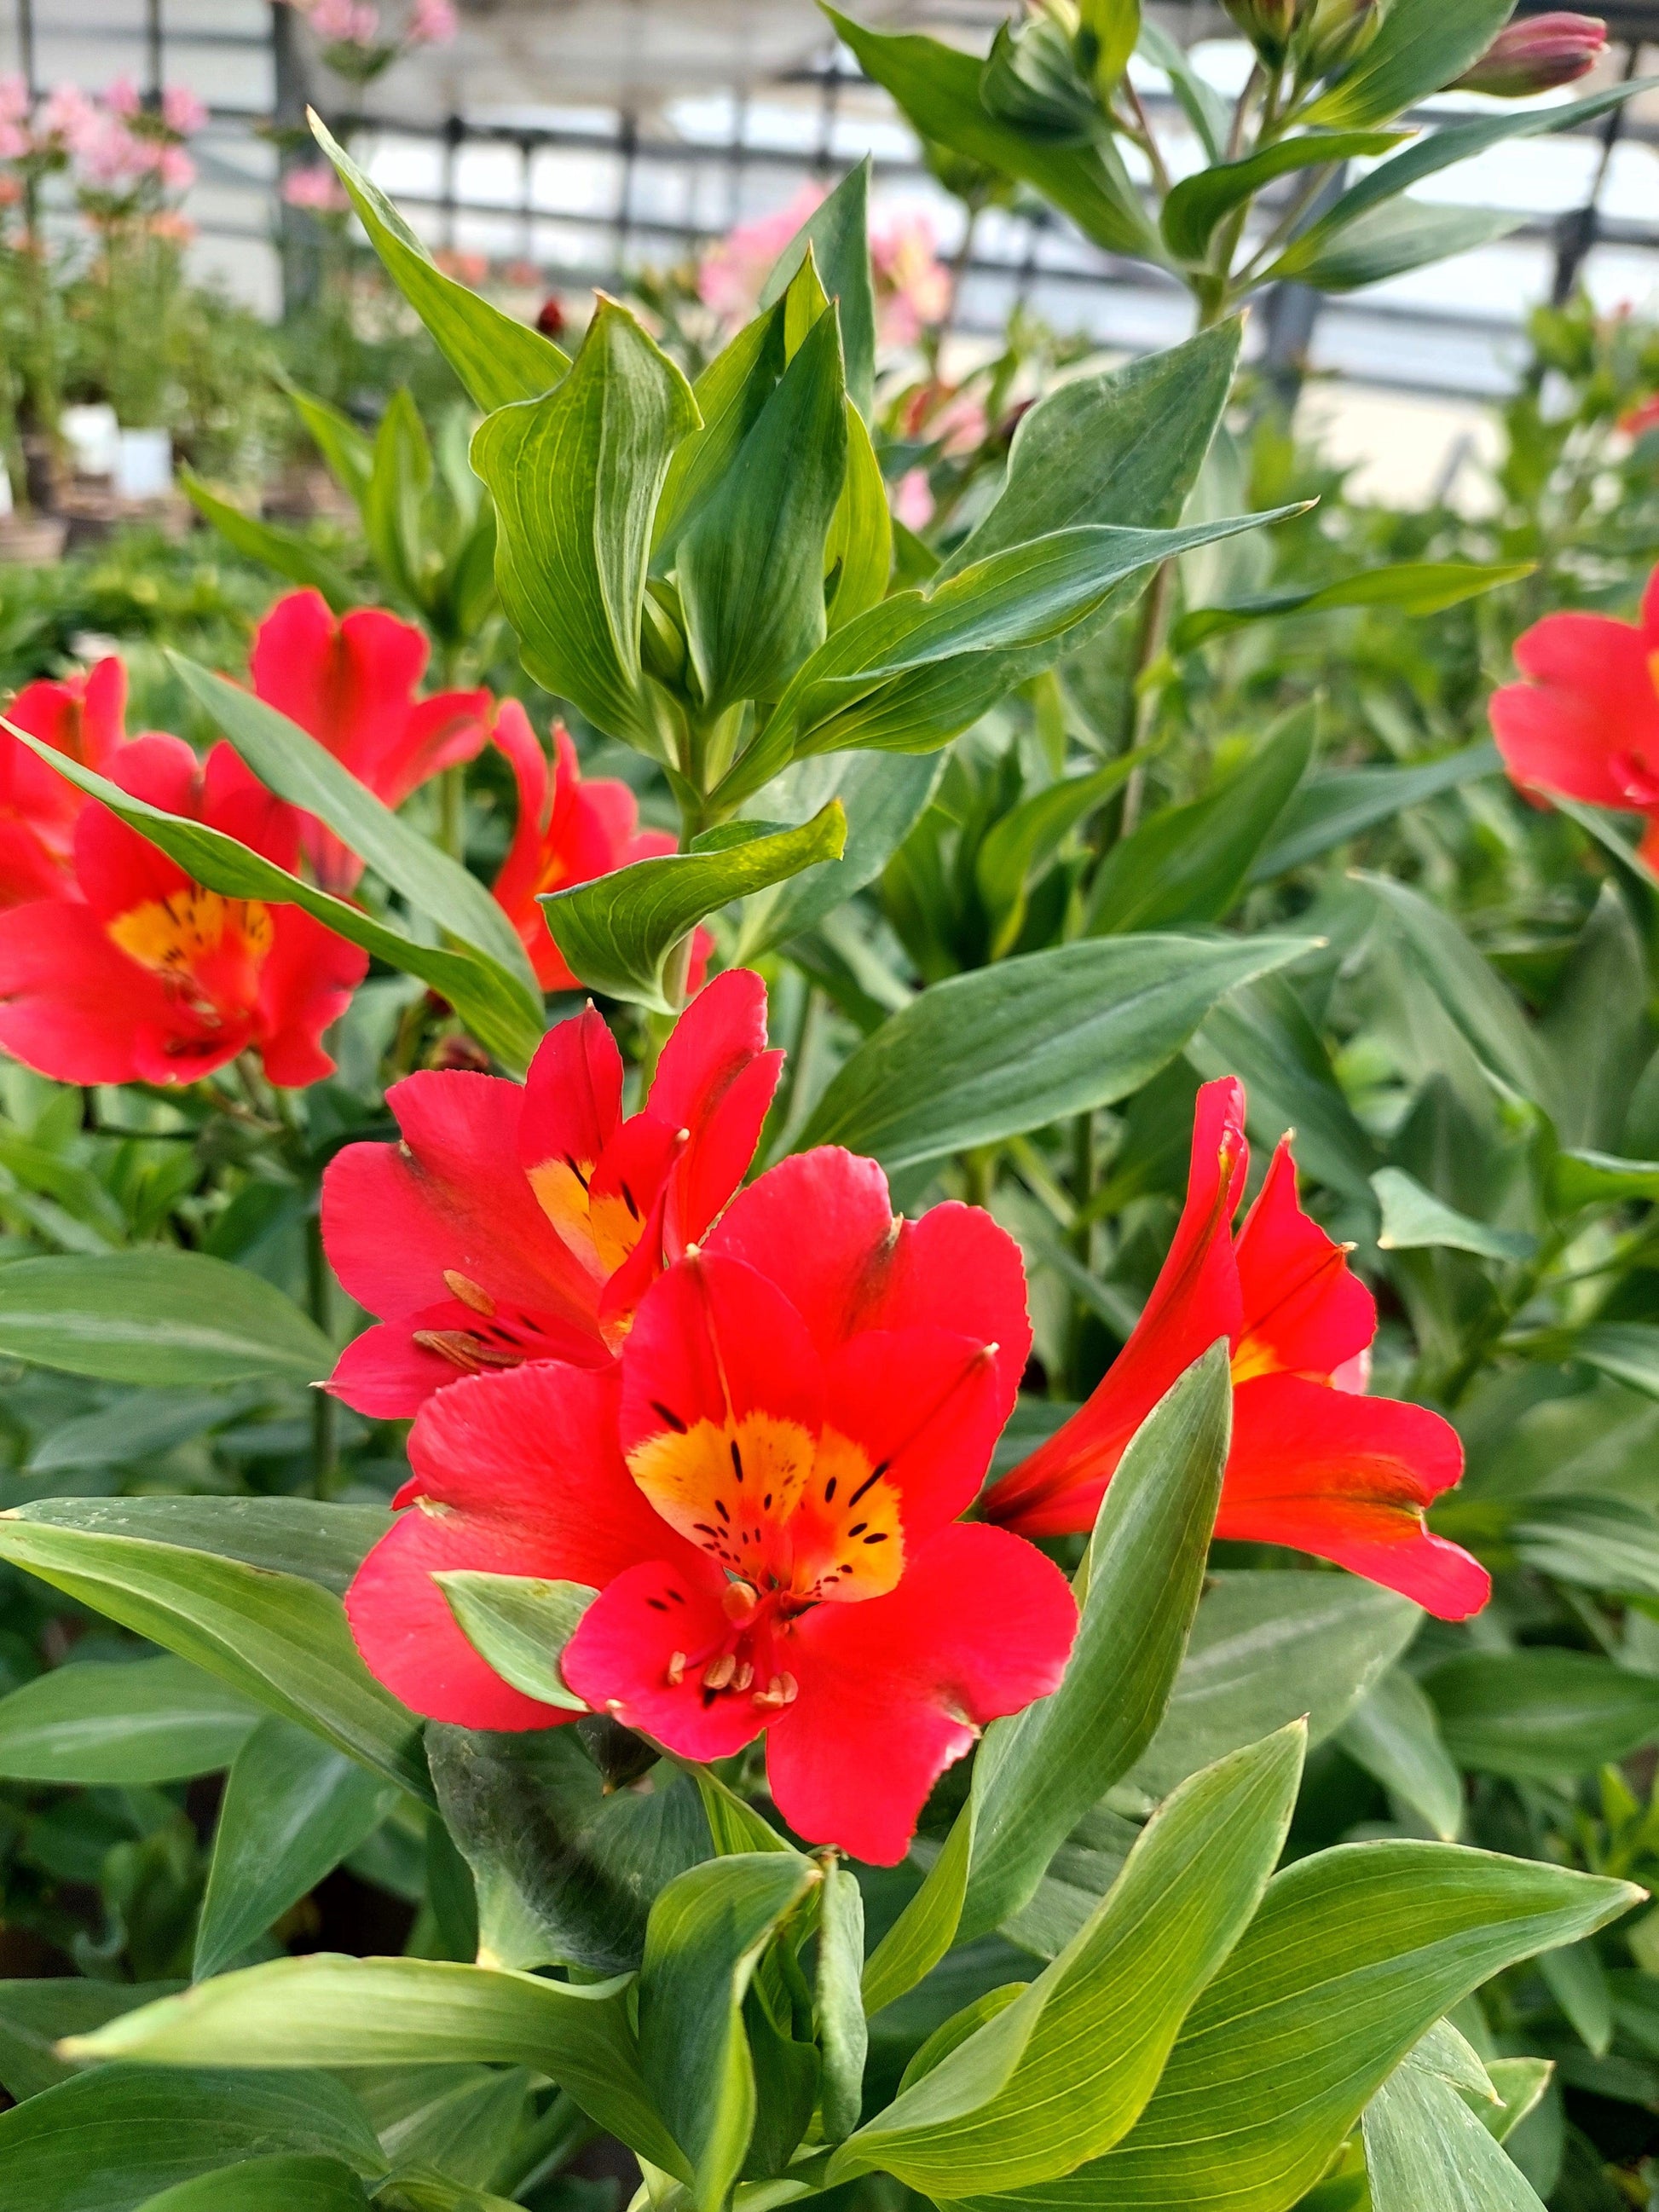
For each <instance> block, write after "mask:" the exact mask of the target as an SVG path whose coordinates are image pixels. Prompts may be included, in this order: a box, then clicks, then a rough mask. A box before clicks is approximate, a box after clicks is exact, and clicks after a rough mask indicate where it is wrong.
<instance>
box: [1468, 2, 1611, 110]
mask: <svg viewBox="0 0 1659 2212" xmlns="http://www.w3.org/2000/svg"><path fill="white" fill-rule="evenodd" d="M1606 46H1607V25H1606V24H1605V23H1603V22H1601V21H1599V20H1598V19H1597V18H1596V17H1595V16H1594V15H1529V16H1528V18H1527V19H1526V20H1525V21H1523V22H1519V23H1506V24H1505V25H1504V28H1503V29H1502V30H1501V31H1500V32H1499V33H1498V36H1497V37H1496V38H1495V39H1494V40H1492V44H1491V45H1490V46H1488V47H1487V49H1486V52H1485V53H1484V54H1482V55H1481V57H1480V60H1479V61H1478V62H1476V64H1474V68H1473V69H1470V70H1465V71H1464V73H1463V75H1462V76H1460V77H1459V78H1458V79H1457V80H1456V82H1455V86H1454V88H1453V89H1455V90H1456V91H1458V92H1484V93H1488V94H1491V96H1492V98H1493V99H1494V100H1526V99H1528V97H1529V96H1530V95H1531V94H1533V93H1534V92H1548V91H1549V90H1551V88H1553V86H1555V85H1558V84H1571V82H1572V81H1573V79H1574V78H1575V77H1580V76H1583V75H1584V73H1585V72H1586V70H1592V69H1594V68H1595V64H1596V63H1597V62H1598V61H1599V60H1600V59H1601V55H1602V53H1603V52H1604V51H1605V49H1606Z"/></svg>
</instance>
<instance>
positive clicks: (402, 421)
mask: <svg viewBox="0 0 1659 2212" xmlns="http://www.w3.org/2000/svg"><path fill="white" fill-rule="evenodd" d="M431 483H432V447H431V446H430V444H429V443H428V439H427V435H426V426H425V424H424V423H423V422H422V421H421V417H420V415H419V413H418V411H417V410H416V405H415V402H414V401H413V399H412V398H410V394H409V390H408V387H407V386H398V390H397V391H395V392H393V393H392V397H391V398H390V399H389V400H388V401H387V402H386V411H385V413H384V414H383V415H382V416H381V417H380V428H379V429H378V430H377V431H376V432H375V434H374V464H373V465H372V467H371V468H370V470H369V477H368V489H367V490H366V491H365V492H364V495H363V535H364V537H365V538H368V550H369V551H370V552H371V553H372V554H373V555H374V562H375V566H376V567H377V568H379V569H380V575H381V578H382V580H383V581H384V583H385V585H386V589H387V590H388V591H389V592H391V593H392V594H393V595H394V596H395V597H398V598H400V599H405V600H407V601H408V602H409V603H410V605H413V606H416V607H418V606H422V605H423V604H424V601H425V598H426V592H425V589H424V586H425V583H426V578H425V575H424V574H423V572H422V561H421V535H422V533H421V508H422V501H423V499H424V497H425V495H426V493H427V491H428V489H429V487H430V485H431Z"/></svg>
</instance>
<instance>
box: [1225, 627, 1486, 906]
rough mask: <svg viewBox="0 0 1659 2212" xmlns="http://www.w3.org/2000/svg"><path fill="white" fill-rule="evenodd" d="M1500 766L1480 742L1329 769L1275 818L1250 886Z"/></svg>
mask: <svg viewBox="0 0 1659 2212" xmlns="http://www.w3.org/2000/svg"><path fill="white" fill-rule="evenodd" d="M1216 611H1220V610H1216ZM1502 766H1503V763H1502V762H1501V761H1500V760H1499V759H1498V748H1497V746H1496V745H1495V744H1492V741H1491V739H1490V738H1482V739H1481V740H1480V744H1474V745H1465V746H1464V747H1463V749H1462V751H1461V752H1455V753H1446V754H1444V755H1443V757H1441V758H1440V759H1439V760H1437V761H1425V762H1424V763H1422V765H1421V766H1420V767H1415V768H1346V769H1332V770H1331V771H1330V772H1329V773H1328V774H1327V775H1316V776H1314V777H1312V778H1311V779H1310V781H1308V782H1306V783H1304V785H1303V787H1302V788H1301V789H1300V790H1299V791H1298V792H1297V793H1296V794H1295V796H1294V797H1293V798H1292V799H1291V802H1290V804H1289V805H1288V806H1287V807H1286V808H1285V811H1284V813H1283V814H1282V815H1281V816H1280V817H1279V822H1278V823H1277V825H1276V827H1275V831H1274V835H1273V839H1272V842H1270V843H1269V845H1268V847H1267V851H1266V852H1265V853H1263V854H1261V856H1260V857H1259V858H1258V860H1257V861H1256V863H1255V866H1254V867H1253V868H1252V869H1251V871H1250V881H1251V882H1252V883H1253V884H1266V883H1271V882H1272V881H1273V878H1274V877H1275V876H1282V875H1283V874H1285V872H1286V870H1287V869H1291V868H1300V867H1304V866H1306V865H1307V863H1308V862H1309V861H1310V860H1317V859H1318V858H1319V857H1320V855H1321V854H1323V853H1328V852H1330V851H1331V850H1332V849H1333V848H1334V847H1336V846H1338V845H1346V843H1347V842H1348V840H1349V839H1350V838H1351V837H1358V836H1363V835H1364V832H1365V831H1366V830H1367V829H1375V828H1376V826H1377V824H1378V823H1383V822H1391V821H1392V820H1393V819H1394V817H1395V815H1396V814H1398V813H1400V812H1401V811H1403V810H1404V809H1405V808H1406V807H1407V806H1419V805H1422V803H1423V802H1424V800H1425V799H1437V798H1438V797H1439V796H1440V794H1441V793H1442V792H1445V791H1456V790H1460V789H1461V788H1462V786H1463V785H1464V784H1466V783H1477V782H1479V781H1480V780H1481V779H1482V778H1483V777H1485V776H1489V775H1497V773H1498V769H1500V768H1501V767H1502Z"/></svg>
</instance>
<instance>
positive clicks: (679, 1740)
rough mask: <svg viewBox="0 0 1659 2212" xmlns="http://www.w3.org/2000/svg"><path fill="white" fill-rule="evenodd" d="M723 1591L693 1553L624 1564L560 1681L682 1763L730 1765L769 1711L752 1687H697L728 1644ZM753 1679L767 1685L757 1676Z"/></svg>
mask: <svg viewBox="0 0 1659 2212" xmlns="http://www.w3.org/2000/svg"><path fill="white" fill-rule="evenodd" d="M663 1534H664V1535H665V1536H667V1534H668V1532H667V1530H666V1529H665V1530H664V1531H663ZM669 1541H673V1540H672V1539H671V1538H670V1539H669ZM726 1586H727V1585H726V1577H725V1576H724V1575H723V1574H721V1572H720V1570H719V1568H718V1567H716V1566H714V1565H713V1564H712V1563H711V1562H709V1561H708V1560H706V1559H702V1557H700V1556H697V1555H695V1554H694V1555H693V1556H692V1557H691V1558H690V1559H685V1558H681V1559H677V1560H676V1562H675V1563H674V1564H673V1565H669V1564H668V1563H667V1562H666V1561H665V1560H662V1559H651V1560H648V1561H647V1562H646V1564H645V1565H641V1566H637V1567H632V1568H629V1571H627V1572H626V1573H625V1574H622V1575H618V1576H617V1579H616V1581H615V1582H613V1583H611V1584H610V1586H609V1587H608V1588H607V1589H605V1590H603V1591H601V1593H600V1595H599V1597H598V1599H597V1600H596V1601H594V1603H593V1604H592V1605H591V1606H589V1607H588V1609H587V1611H586V1613H584V1614H583V1615H582V1620H581V1626H580V1627H579V1628H578V1629H577V1631H576V1633H575V1634H574V1636H573V1637H572V1638H571V1639H570V1642H569V1643H568V1644H567V1645H566V1647H565V1656H564V1659H563V1662H562V1672H563V1674H564V1679H565V1680H566V1682H567V1683H568V1685H569V1686H570V1688H571V1689H573V1690H574V1692H576V1695H577V1696H578V1697H579V1698H586V1699H587V1702H588V1703H589V1705H592V1706H593V1707H595V1709H596V1710H599V1711H607V1710H608V1711H611V1713H613V1714H614V1715H615V1716H616V1717H617V1719H618V1720H619V1721H620V1722H621V1723H623V1727H625V1728H631V1729H640V1730H641V1733H642V1734H644V1735H648V1736H651V1737H653V1738H654V1740H655V1741H657V1742H658V1743H660V1744H663V1745H665V1747H667V1749H669V1750H670V1751H671V1752H675V1753H678V1756H679V1757H680V1758H682V1759H729V1758H730V1757H731V1755H732V1753H733V1752H735V1751H741V1750H742V1749H743V1747H744V1744H746V1743H752V1742H753V1741H754V1740H755V1738H756V1737H757V1735H759V1734H760V1732H761V1730H762V1729H763V1728H764V1726H765V1725H766V1718H767V1714H766V1709H765V1708H763V1707H757V1705H756V1704H755V1702H754V1697H753V1694H752V1686H751V1687H750V1688H747V1689H744V1690H738V1691H734V1690H732V1689H730V1688H728V1689H727V1690H726V1691H725V1692H723V1693H721V1692H714V1691H712V1690H707V1689H705V1688H704V1687H703V1686H702V1670H703V1668H704V1667H705V1665H706V1664H707V1663H708V1661H709V1660H711V1659H713V1658H714V1657H716V1656H718V1655H719V1653H720V1650H721V1649H722V1648H723V1647H724V1646H725V1645H726V1644H729V1643H731V1642H732V1641H733V1640H734V1639H733V1637H732V1623H731V1621H730V1620H728V1619H727V1617H726V1613H725V1611H724V1610H723V1608H722V1607H721V1604H720V1595H721V1592H722V1591H723V1590H724V1589H726ZM677 1660H678V1666H676V1664H675V1662H676V1661H677ZM751 1663H752V1662H751ZM671 1669H672V1670H673V1671H674V1672H675V1673H676V1674H678V1676H679V1680H678V1681H672V1680H670V1670H671ZM760 1679H761V1680H766V1679H768V1677H767V1676H766V1674H764V1672H763V1673H762V1674H761V1676H760Z"/></svg>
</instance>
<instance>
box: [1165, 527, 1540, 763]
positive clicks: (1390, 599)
mask: <svg viewBox="0 0 1659 2212" xmlns="http://www.w3.org/2000/svg"><path fill="white" fill-rule="evenodd" d="M1537 565H1538V564H1537V562H1535V561H1495V562H1485V563H1480V562H1473V561H1400V562H1395V563H1394V564H1393V565H1392V566H1390V567H1389V568H1367V569H1365V570H1364V572H1363V573H1362V574H1359V575H1358V576H1340V577H1339V578H1338V579H1337V580H1336V582H1335V583H1334V584H1319V585H1297V584H1291V585H1285V586H1281V587H1280V588H1279V589H1278V590H1276V591H1272V592H1257V593H1256V594H1255V597H1253V598H1251V599H1235V600H1234V601H1233V603H1232V604H1231V605H1230V606H1225V607H1194V609H1193V610H1192V611H1191V612H1190V613H1188V614H1184V615H1182V617H1181V619H1180V621H1179V622H1178V623H1176V626H1175V629H1174V632H1173V634H1172V635H1171V637H1170V651H1171V652H1172V653H1190V652H1192V650H1193V649H1194V647H1195V646H1200V645H1203V644H1206V642H1207V641H1209V640H1210V639H1211V638H1212V637H1225V636H1226V635H1228V634H1229V632H1230V631H1232V630H1236V629H1245V628H1246V627H1248V625H1249V624H1250V623H1258V622H1270V621H1272V620H1273V619H1274V618H1275V617H1278V616H1279V615H1312V614H1324V613H1327V612H1328V611H1330V610H1331V609H1332V608H1335V607H1390V608H1395V609H1397V610H1398V611H1399V612H1401V614H1412V615H1436V614H1440V613H1443V611H1444V610H1445V609H1446V608H1448V607H1457V606H1462V604H1463V602H1464V601H1465V600H1466V599H1479V598H1480V594H1481V593H1482V592H1496V591H1501V590H1502V589H1503V587H1504V586H1505V585H1506V584H1515V583H1518V582H1519V581H1520V580H1521V579H1522V577H1523V576H1529V575H1531V574H1532V573H1533V571H1534V568H1536V567H1537ZM1497 750H1498V749H1497V747H1496V746H1495V745H1493V744H1491V742H1490V740H1483V741H1482V743H1481V744H1479V745H1470V746H1468V747H1466V748H1465V750H1464V751H1463V752H1462V753H1454V754H1452V755H1450V756H1449V757H1450V759H1452V760H1468V761H1470V762H1473V761H1474V759H1475V758H1476V757H1480V758H1482V759H1485V760H1486V761H1488V762H1490V763H1491V764H1492V767H1494V768H1496V767H1497V766H1498V759H1497ZM1444 765H1445V763H1441V762H1434V763H1431V764H1430V766H1429V767H1428V768H1426V769H1348V770H1346V774H1347V775H1370V776H1372V777H1374V778H1376V777H1383V776H1388V777H1391V778H1392V779H1393V780H1394V781H1395V783H1396V784H1400V783H1401V782H1402V781H1403V779H1404V778H1406V777H1407V776H1411V775H1419V776H1421V775H1430V774H1431V773H1432V772H1433V770H1434V769H1439V768H1442V767H1443V766H1444ZM1443 788H1445V787H1444V786H1443V785H1439V784H1436V785H1433V786H1431V789H1434V790H1440V789H1443ZM1400 803H1401V805H1405V804H1407V802H1406V801H1404V800H1401V802H1400Z"/></svg>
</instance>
